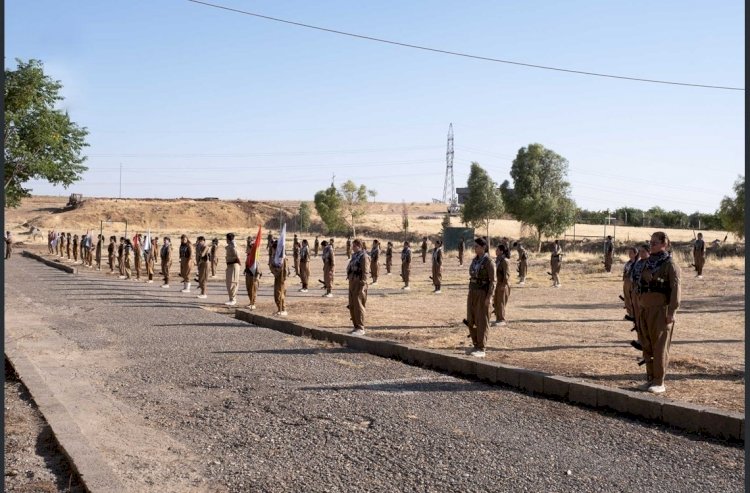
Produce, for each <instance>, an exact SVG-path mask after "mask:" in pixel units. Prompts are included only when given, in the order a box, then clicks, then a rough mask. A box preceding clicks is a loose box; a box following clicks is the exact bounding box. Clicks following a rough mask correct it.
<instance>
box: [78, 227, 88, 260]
mask: <svg viewBox="0 0 750 493" xmlns="http://www.w3.org/2000/svg"><path fill="white" fill-rule="evenodd" d="M85 239H86V235H85V234H83V235H81V239H80V241H79V242H78V258H80V259H81V265H86V257H85V256H84V250H83V244H84V243H85V241H84V240H85Z"/></svg>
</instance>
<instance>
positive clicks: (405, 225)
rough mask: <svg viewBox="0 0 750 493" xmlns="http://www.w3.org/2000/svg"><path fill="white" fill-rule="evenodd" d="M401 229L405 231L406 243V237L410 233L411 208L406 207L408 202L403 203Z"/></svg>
mask: <svg viewBox="0 0 750 493" xmlns="http://www.w3.org/2000/svg"><path fill="white" fill-rule="evenodd" d="M401 228H402V229H403V230H404V241H406V235H407V234H408V233H409V206H408V205H406V201H403V202H402V203H401Z"/></svg>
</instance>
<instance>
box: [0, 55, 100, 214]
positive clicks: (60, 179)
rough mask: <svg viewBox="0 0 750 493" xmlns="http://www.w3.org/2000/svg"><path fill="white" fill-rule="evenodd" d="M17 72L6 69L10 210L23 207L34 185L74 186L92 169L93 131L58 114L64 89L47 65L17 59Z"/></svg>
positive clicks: (7, 203)
mask: <svg viewBox="0 0 750 493" xmlns="http://www.w3.org/2000/svg"><path fill="white" fill-rule="evenodd" d="M16 63H17V65H18V66H17V67H16V69H15V70H10V69H5V95H4V103H5V128H4V129H3V133H4V137H5V184H4V185H5V206H6V207H17V206H18V205H19V204H20V203H21V199H22V198H23V197H28V196H29V195H30V192H31V190H30V189H27V188H24V187H23V185H24V184H25V183H26V182H28V181H29V180H34V179H42V180H47V181H49V182H50V183H52V184H54V185H63V186H64V187H65V188H67V187H68V186H69V185H71V184H73V183H74V182H76V181H78V180H80V179H81V174H82V173H83V172H84V171H86V170H87V169H88V168H86V166H83V162H84V161H85V160H86V157H85V156H82V155H81V151H82V149H83V148H84V147H86V146H88V144H87V143H86V141H85V137H86V135H88V131H87V130H86V128H84V127H79V126H78V125H77V124H75V123H74V122H73V121H71V120H70V116H69V115H68V113H67V112H66V111H62V110H59V109H55V104H56V103H58V102H59V101H62V100H63V97H62V96H60V89H61V88H62V84H61V83H60V82H59V81H56V80H53V79H52V78H50V77H49V76H47V75H45V74H44V70H43V66H42V62H41V61H39V60H33V59H32V60H29V61H28V62H24V61H22V60H19V59H16Z"/></svg>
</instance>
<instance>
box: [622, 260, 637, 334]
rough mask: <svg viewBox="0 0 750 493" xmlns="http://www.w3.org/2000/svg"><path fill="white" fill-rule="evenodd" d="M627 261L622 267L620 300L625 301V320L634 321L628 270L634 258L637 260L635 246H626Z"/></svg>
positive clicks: (631, 266)
mask: <svg viewBox="0 0 750 493" xmlns="http://www.w3.org/2000/svg"><path fill="white" fill-rule="evenodd" d="M625 251H626V252H627V253H628V261H627V262H625V265H624V266H623V268H622V301H623V302H624V303H625V320H629V321H631V322H634V321H635V311H634V310H633V281H632V279H631V278H630V271H631V270H632V269H633V266H634V265H635V262H636V260H638V249H637V248H636V247H633V246H631V247H627V248H626V249H625Z"/></svg>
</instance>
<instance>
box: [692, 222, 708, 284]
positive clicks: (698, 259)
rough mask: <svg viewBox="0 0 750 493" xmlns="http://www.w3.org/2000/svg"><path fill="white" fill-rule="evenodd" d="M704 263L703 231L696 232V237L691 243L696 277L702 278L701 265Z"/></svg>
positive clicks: (704, 245)
mask: <svg viewBox="0 0 750 493" xmlns="http://www.w3.org/2000/svg"><path fill="white" fill-rule="evenodd" d="M705 264H706V242H705V241H703V233H698V238H697V239H696V240H695V243H693V266H694V267H695V272H696V275H695V277H697V278H698V279H703V266H704V265H705Z"/></svg>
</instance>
